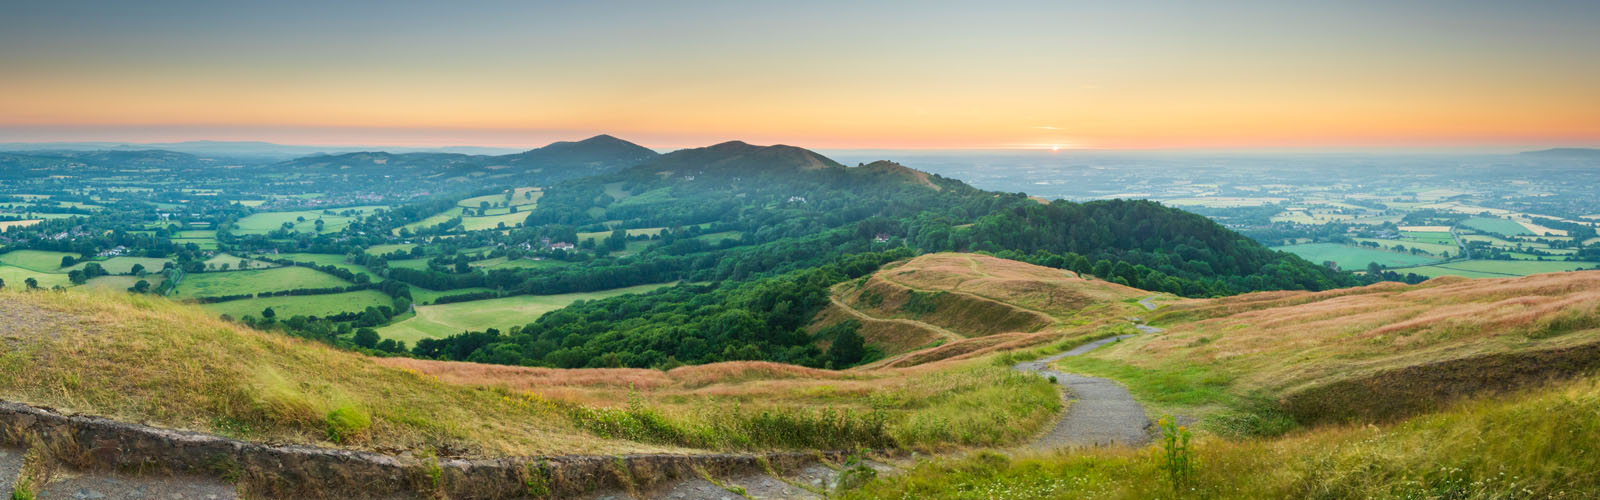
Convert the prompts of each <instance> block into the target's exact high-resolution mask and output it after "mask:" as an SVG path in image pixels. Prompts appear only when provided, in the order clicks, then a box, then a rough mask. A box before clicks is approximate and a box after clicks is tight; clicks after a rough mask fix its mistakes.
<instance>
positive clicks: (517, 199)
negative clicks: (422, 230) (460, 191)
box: [456, 187, 544, 212]
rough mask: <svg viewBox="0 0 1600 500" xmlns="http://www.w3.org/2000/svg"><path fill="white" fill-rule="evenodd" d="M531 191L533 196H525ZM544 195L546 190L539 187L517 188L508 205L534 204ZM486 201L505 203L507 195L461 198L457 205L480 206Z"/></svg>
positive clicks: (493, 203) (494, 203)
mask: <svg viewBox="0 0 1600 500" xmlns="http://www.w3.org/2000/svg"><path fill="white" fill-rule="evenodd" d="M529 191H532V192H533V196H531V197H529V196H525V193H527V192H529ZM542 196H544V192H543V191H539V190H538V188H527V187H522V188H517V189H516V192H515V193H514V194H512V196H511V201H510V203H509V204H508V205H509V206H513V207H520V206H527V205H534V204H537V203H539V198H540V197H542ZM485 201H487V202H489V204H490V205H499V204H504V203H506V195H504V194H488V195H483V196H477V197H472V198H467V199H465V200H461V201H460V202H457V203H456V206H460V207H466V208H478V207H479V206H482V203H483V202H485ZM522 211H523V212H526V210H522Z"/></svg>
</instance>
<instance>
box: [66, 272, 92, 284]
mask: <svg viewBox="0 0 1600 500" xmlns="http://www.w3.org/2000/svg"><path fill="white" fill-rule="evenodd" d="M67 281H71V282H72V284H74V285H82V284H84V283H87V282H88V281H89V277H88V276H84V275H83V271H81V270H78V269H73V270H72V271H71V272H68V273H67Z"/></svg>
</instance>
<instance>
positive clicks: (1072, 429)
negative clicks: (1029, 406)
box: [1013, 296, 1161, 449]
mask: <svg viewBox="0 0 1600 500" xmlns="http://www.w3.org/2000/svg"><path fill="white" fill-rule="evenodd" d="M1152 298H1154V296H1151V297H1145V298H1144V299H1140V300H1139V305H1142V306H1144V307H1145V309H1147V310H1155V309H1156V308H1157V307H1160V306H1158V305H1156V304H1152V303H1150V302H1147V301H1148V300H1150V299H1152ZM1133 326H1134V328H1137V329H1139V331H1140V332H1141V333H1146V334H1149V333H1159V332H1161V329H1160V328H1156V327H1153V326H1150V325H1146V324H1144V323H1142V322H1140V321H1139V320H1137V319H1135V323H1134V325H1133ZM1132 336H1134V335H1131V334H1130V335H1118V336H1116V337H1110V338H1105V339H1100V340H1097V341H1094V342H1090V343H1087V344H1084V345H1081V346H1078V347H1076V348H1073V349H1072V350H1069V351H1067V352H1063V353H1061V354H1057V355H1054V356H1049V357H1045V358H1042V359H1039V360H1036V361H1027V362H1023V363H1017V365H1016V366H1014V367H1013V368H1015V369H1017V370H1020V371H1024V372H1030V373H1037V374H1039V375H1040V376H1043V377H1051V376H1053V377H1055V378H1056V383H1058V384H1061V385H1062V386H1063V387H1065V388H1066V394H1065V397H1067V398H1068V399H1069V402H1068V406H1067V411H1066V414H1064V415H1062V416H1061V420H1059V421H1057V422H1056V425H1055V427H1054V428H1051V429H1050V432H1048V433H1045V435H1043V436H1040V437H1039V438H1038V439H1036V440H1034V442H1033V443H1032V444H1031V447H1032V448H1038V449H1056V448H1071V447H1081V446H1107V445H1131V446H1138V445H1142V444H1145V443H1147V442H1149V441H1150V430H1149V429H1150V418H1149V417H1148V416H1146V415H1145V412H1144V406H1141V405H1140V404H1139V403H1138V402H1137V401H1134V400H1133V395H1132V394H1129V393H1128V389H1127V388H1126V387H1123V386H1122V384H1118V383H1116V382H1114V381H1111V380H1109V379H1103V378H1099V377H1089V376H1084V375H1078V374H1074V373H1063V372H1059V371H1056V370H1052V369H1050V365H1051V364H1052V363H1055V362H1056V361H1059V360H1061V359H1062V358H1067V357H1072V356H1082V355H1084V354H1088V353H1089V352H1091V351H1094V350H1095V349H1099V348H1100V347H1102V346H1105V345H1106V344H1110V343H1113V342H1117V341H1121V340H1122V339H1126V338H1129V337H1132Z"/></svg>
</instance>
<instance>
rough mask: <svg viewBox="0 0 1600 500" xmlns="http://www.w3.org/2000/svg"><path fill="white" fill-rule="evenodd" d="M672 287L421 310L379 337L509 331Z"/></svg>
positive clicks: (532, 297) (519, 298)
mask: <svg viewBox="0 0 1600 500" xmlns="http://www.w3.org/2000/svg"><path fill="white" fill-rule="evenodd" d="M669 284H670V283H668V284H657V285H640V286H633V287H627V288H617V289H612V290H606V291H602V292H587V293H566V294H561V295H518V296H514V297H504V298H498V299H488V300H474V301H471V302H458V303H454V304H443V305H436V306H417V308H416V309H417V315H416V317H413V318H411V319H408V320H405V321H401V322H399V323H395V324H393V325H389V326H386V327H383V328H380V329H378V333H379V334H381V335H383V337H384V338H389V339H395V340H403V341H405V342H406V343H408V344H415V343H416V342H417V340H419V339H423V338H440V337H446V336H449V335H454V334H457V333H461V332H463V331H467V330H473V331H483V330H484V329H486V328H499V329H501V330H505V329H506V328H509V327H511V326H512V325H523V324H527V323H530V322H532V321H533V320H535V319H538V318H539V316H541V315H543V314H544V313H547V312H550V311H554V310H556V309H560V308H563V307H566V306H567V305H569V304H572V303H573V302H576V301H579V300H596V299H603V298H606V297H614V296H617V295H623V294H628V293H640V292H647V291H650V290H654V289H657V288H661V287H663V286H667V285H669ZM456 292H457V293H460V292H461V291H459V290H458V291H456Z"/></svg>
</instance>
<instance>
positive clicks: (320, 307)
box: [200, 290, 394, 319]
mask: <svg viewBox="0 0 1600 500" xmlns="http://www.w3.org/2000/svg"><path fill="white" fill-rule="evenodd" d="M393 304H394V301H393V300H392V299H390V298H389V296H388V295H384V294H382V293H380V292H377V291H374V290H361V291H357V292H344V293H331V294H326V295H295V296H286V297H265V298H255V299H244V300H231V301H228V302H218V303H215V304H201V305H200V307H202V308H205V309H206V310H209V311H212V312H215V313H217V314H226V315H229V316H232V317H234V318H243V317H245V316H246V315H249V316H255V317H257V318H259V317H261V310H262V309H266V308H268V307H271V308H272V312H274V313H277V317H278V318H279V319H283V318H289V317H292V316H327V315H330V314H338V313H342V312H361V311H365V310H366V309H367V306H374V307H376V306H387V305H393Z"/></svg>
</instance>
